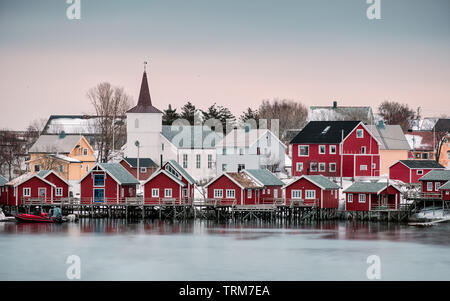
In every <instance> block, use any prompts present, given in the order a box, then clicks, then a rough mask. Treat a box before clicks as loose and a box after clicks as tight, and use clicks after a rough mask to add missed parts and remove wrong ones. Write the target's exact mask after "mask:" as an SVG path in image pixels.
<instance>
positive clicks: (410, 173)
mask: <svg viewBox="0 0 450 301" xmlns="http://www.w3.org/2000/svg"><path fill="white" fill-rule="evenodd" d="M436 169H445V167H444V166H442V165H441V164H439V163H438V162H436V161H435V160H400V161H397V162H396V163H394V164H392V165H391V166H390V167H389V179H391V180H400V181H402V182H403V183H419V178H421V177H422V176H424V175H426V174H427V173H429V172H430V171H432V170H436Z"/></svg>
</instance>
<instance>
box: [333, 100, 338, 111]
mask: <svg viewBox="0 0 450 301" xmlns="http://www.w3.org/2000/svg"><path fill="white" fill-rule="evenodd" d="M336 108H337V101H333V109H336Z"/></svg>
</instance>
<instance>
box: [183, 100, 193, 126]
mask: <svg viewBox="0 0 450 301" xmlns="http://www.w3.org/2000/svg"><path fill="white" fill-rule="evenodd" d="M196 111H197V108H196V107H195V106H194V105H193V104H192V103H191V102H190V101H188V102H187V104H185V105H184V106H183V107H182V108H181V114H180V117H181V118H182V119H186V120H187V121H189V124H191V125H193V124H194V116H195V112H196Z"/></svg>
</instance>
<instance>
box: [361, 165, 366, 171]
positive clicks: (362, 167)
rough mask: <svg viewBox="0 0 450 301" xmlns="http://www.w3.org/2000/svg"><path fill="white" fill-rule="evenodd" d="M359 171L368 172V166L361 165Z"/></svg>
mask: <svg viewBox="0 0 450 301" xmlns="http://www.w3.org/2000/svg"><path fill="white" fill-rule="evenodd" d="M359 170H367V165H360V166H359Z"/></svg>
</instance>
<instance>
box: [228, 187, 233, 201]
mask: <svg viewBox="0 0 450 301" xmlns="http://www.w3.org/2000/svg"><path fill="white" fill-rule="evenodd" d="M234 196H235V192H234V189H227V199H234Z"/></svg>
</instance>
